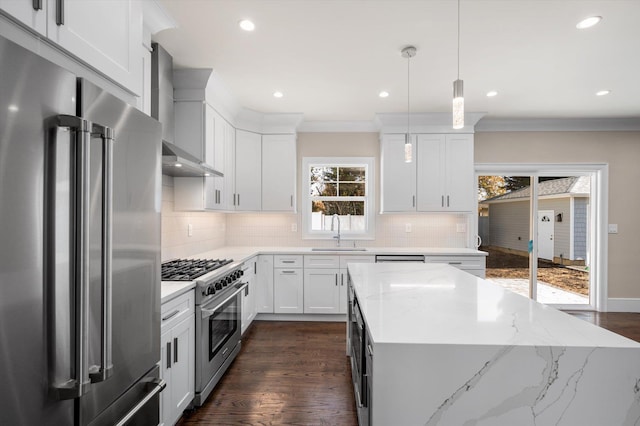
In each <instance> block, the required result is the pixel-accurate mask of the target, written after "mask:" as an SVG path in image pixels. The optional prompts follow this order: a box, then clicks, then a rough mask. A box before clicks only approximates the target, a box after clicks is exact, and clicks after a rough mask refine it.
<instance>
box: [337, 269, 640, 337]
mask: <svg viewBox="0 0 640 426" xmlns="http://www.w3.org/2000/svg"><path fill="white" fill-rule="evenodd" d="M349 273H350V275H351V277H352V282H353V285H354V289H355V292H356V296H357V297H358V301H359V303H360V306H361V310H362V313H363V316H364V318H365V321H366V323H367V326H368V327H369V331H370V333H371V337H372V339H373V341H374V343H375V344H387V343H394V344H451V345H509V346H562V347H568V346H574V347H619V348H640V344H639V343H636V342H634V341H633V340H630V339H627V338H625V337H622V336H620V335H618V334H615V333H612V332H610V331H608V330H605V329H603V328H600V327H597V326H594V325H592V324H590V323H587V322H585V321H583V320H580V319H578V318H575V317H572V316H571V315H568V314H566V313H564V312H560V311H558V310H556V309H554V308H551V307H549V306H546V305H543V304H540V303H538V302H535V301H533V300H530V299H528V298H526V297H523V296H520V295H518V294H516V293H513V292H511V291H508V290H506V289H504V288H502V287H500V286H499V285H497V284H494V283H491V282H488V281H485V280H483V279H481V278H477V277H475V276H472V275H470V274H468V273H465V272H462V271H460V270H458V269H456V268H454V267H451V266H449V265H442V264H393V263H392V264H389V263H376V264H349Z"/></svg>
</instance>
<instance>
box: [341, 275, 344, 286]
mask: <svg viewBox="0 0 640 426" xmlns="http://www.w3.org/2000/svg"><path fill="white" fill-rule="evenodd" d="M343 285H344V274H340V286H343Z"/></svg>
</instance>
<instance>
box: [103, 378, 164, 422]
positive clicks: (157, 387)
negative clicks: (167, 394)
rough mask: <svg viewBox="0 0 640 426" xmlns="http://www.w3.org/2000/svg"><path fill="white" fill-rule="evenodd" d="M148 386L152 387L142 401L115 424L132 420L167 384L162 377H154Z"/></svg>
mask: <svg viewBox="0 0 640 426" xmlns="http://www.w3.org/2000/svg"><path fill="white" fill-rule="evenodd" d="M146 386H147V387H148V388H149V387H150V388H151V390H150V391H149V393H148V394H147V396H145V397H144V398H143V399H142V400H141V401H140V402H138V403H137V404H136V406H135V407H133V408H132V409H131V411H129V412H128V413H127V415H126V416H124V417H123V418H122V419H121V420H120V421H119V422H118V423H116V425H115V426H124V425H125V424H127V422H128V421H129V420H131V418H132V417H133V416H135V415H136V414H137V413H138V411H140V410H141V409H142V407H144V406H145V405H146V404H147V402H149V401H150V400H151V398H153V397H155V396H156V395H157V394H159V393H160V392H162V391H163V390H164V388H165V387H166V386H167V384H166V383H165V381H164V380H162V379H153V381H151V382H148V383H147V384H146Z"/></svg>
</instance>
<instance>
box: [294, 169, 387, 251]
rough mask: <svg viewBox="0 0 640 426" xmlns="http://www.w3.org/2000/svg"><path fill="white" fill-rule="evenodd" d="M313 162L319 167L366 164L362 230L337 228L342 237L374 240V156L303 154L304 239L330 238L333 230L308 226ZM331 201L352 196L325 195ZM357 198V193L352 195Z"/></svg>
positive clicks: (347, 198) (343, 199) (342, 238)
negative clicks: (317, 229)
mask: <svg viewBox="0 0 640 426" xmlns="http://www.w3.org/2000/svg"><path fill="white" fill-rule="evenodd" d="M312 166H314V167H315V166H322V167H362V166H364V167H365V195H364V203H365V207H364V212H365V213H364V214H365V230H364V232H351V231H342V230H341V231H340V239H341V240H373V239H375V213H376V208H375V207H376V200H375V195H376V194H375V185H374V182H375V158H374V157H303V158H302V185H301V188H302V191H303V193H302V228H303V235H302V238H303V239H318V240H324V239H326V240H330V239H333V237H334V235H336V231H330V230H329V231H327V230H325V231H314V230H312V229H311V213H312V212H311V201H312V198H314V197H312V196H311V191H310V184H311V175H310V169H311V167H312ZM327 198H330V200H332V201H350V200H353V198H354V197H340V196H332V197H327ZM355 198H358V199H359V198H360V197H355Z"/></svg>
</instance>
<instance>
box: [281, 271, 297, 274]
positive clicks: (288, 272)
mask: <svg viewBox="0 0 640 426" xmlns="http://www.w3.org/2000/svg"><path fill="white" fill-rule="evenodd" d="M280 272H281V273H283V274H295V273H296V271H280Z"/></svg>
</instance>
